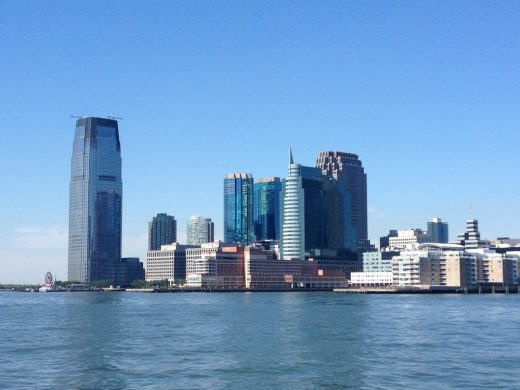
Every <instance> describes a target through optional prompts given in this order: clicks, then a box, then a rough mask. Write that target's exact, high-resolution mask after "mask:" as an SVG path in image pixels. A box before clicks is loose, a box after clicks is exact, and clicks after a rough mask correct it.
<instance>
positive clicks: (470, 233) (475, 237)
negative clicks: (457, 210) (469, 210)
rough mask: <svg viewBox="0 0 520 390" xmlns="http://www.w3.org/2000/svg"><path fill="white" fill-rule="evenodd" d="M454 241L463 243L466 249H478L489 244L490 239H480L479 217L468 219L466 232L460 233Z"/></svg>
mask: <svg viewBox="0 0 520 390" xmlns="http://www.w3.org/2000/svg"><path fill="white" fill-rule="evenodd" d="M454 243H457V244H460V245H463V246H464V247H465V248H466V249H476V248H483V247H488V246H489V242H488V241H484V240H481V239H480V232H479V230H478V220H477V219H469V220H467V221H466V233H461V234H459V235H458V236H457V240H456V241H454Z"/></svg>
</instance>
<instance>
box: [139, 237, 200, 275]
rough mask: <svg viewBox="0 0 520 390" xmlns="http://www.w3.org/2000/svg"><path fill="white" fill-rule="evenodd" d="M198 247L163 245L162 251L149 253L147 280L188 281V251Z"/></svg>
mask: <svg viewBox="0 0 520 390" xmlns="http://www.w3.org/2000/svg"><path fill="white" fill-rule="evenodd" d="M196 247H197V246H196V245H182V244H179V243H173V244H169V245H161V249H159V250H152V251H148V253H147V255H146V280H147V281H155V280H169V281H175V280H179V279H181V280H184V279H186V249H188V248H196Z"/></svg>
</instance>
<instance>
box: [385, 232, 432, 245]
mask: <svg viewBox="0 0 520 390" xmlns="http://www.w3.org/2000/svg"><path fill="white" fill-rule="evenodd" d="M388 241H389V247H390V248H396V249H405V248H406V246H409V245H413V244H422V243H424V242H428V241H429V237H428V233H427V232H425V231H423V230H421V229H407V230H398V231H397V236H396V237H389V239H388Z"/></svg>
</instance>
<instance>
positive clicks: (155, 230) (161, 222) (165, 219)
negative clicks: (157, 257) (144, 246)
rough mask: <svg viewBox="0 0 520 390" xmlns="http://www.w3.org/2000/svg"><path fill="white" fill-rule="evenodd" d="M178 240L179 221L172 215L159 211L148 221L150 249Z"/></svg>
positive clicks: (159, 247) (157, 248)
mask: <svg viewBox="0 0 520 390" xmlns="http://www.w3.org/2000/svg"><path fill="white" fill-rule="evenodd" d="M176 241H177V221H176V220H175V217H173V216H172V215H168V214H165V213H159V214H157V216H155V217H153V218H152V220H151V221H150V222H148V250H149V251H155V250H159V249H161V245H166V244H173V243H174V242H176Z"/></svg>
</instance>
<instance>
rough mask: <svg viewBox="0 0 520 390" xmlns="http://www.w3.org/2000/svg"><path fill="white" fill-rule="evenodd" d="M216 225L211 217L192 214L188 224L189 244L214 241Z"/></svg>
mask: <svg viewBox="0 0 520 390" xmlns="http://www.w3.org/2000/svg"><path fill="white" fill-rule="evenodd" d="M214 230H215V225H214V223H213V222H212V221H211V218H204V217H199V216H196V215H194V216H191V217H190V219H188V223H187V225H186V236H187V237H186V238H187V241H188V245H200V244H204V243H206V242H213V240H214V239H215V238H214Z"/></svg>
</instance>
